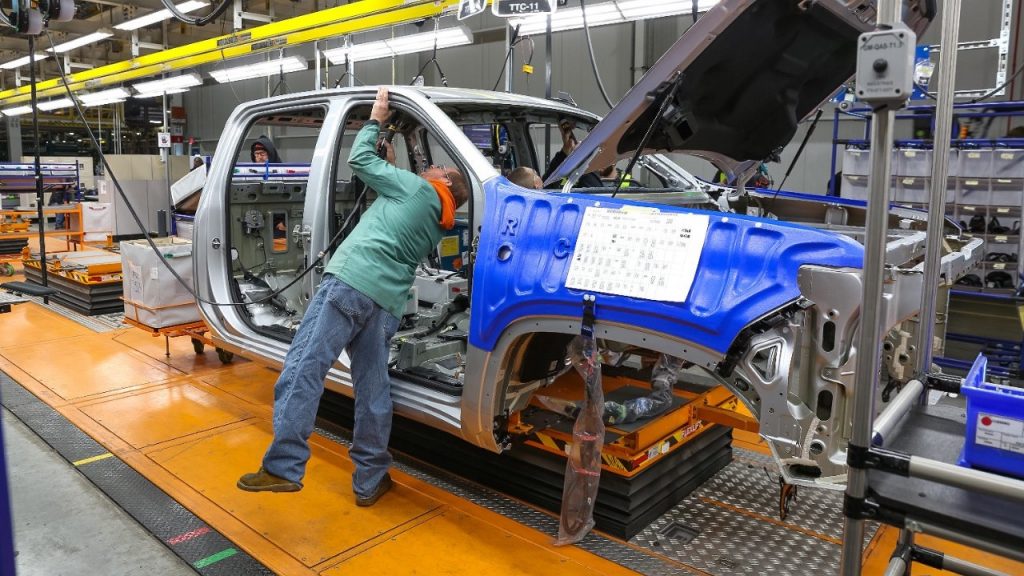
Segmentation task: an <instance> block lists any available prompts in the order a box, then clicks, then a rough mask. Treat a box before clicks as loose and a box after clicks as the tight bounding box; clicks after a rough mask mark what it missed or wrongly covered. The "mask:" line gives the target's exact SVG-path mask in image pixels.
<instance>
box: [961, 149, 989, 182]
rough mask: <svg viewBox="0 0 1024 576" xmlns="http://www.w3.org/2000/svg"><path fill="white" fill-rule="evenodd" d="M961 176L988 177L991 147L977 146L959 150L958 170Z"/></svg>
mask: <svg viewBox="0 0 1024 576" xmlns="http://www.w3.org/2000/svg"><path fill="white" fill-rule="evenodd" d="M957 176H960V177H963V178H989V177H991V176H992V149H991V148H978V149H967V150H961V151H960V172H959V173H958V174H957Z"/></svg>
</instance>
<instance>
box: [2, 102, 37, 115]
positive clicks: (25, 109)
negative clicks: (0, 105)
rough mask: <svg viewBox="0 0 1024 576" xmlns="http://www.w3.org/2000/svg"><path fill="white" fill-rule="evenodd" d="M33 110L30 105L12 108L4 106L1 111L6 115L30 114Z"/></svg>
mask: <svg viewBox="0 0 1024 576" xmlns="http://www.w3.org/2000/svg"><path fill="white" fill-rule="evenodd" d="M31 111H32V107H31V106H28V105H24V106H12V107H10V108H4V109H3V110H0V112H3V113H4V116H21V115H22V114H28V113H29V112H31Z"/></svg>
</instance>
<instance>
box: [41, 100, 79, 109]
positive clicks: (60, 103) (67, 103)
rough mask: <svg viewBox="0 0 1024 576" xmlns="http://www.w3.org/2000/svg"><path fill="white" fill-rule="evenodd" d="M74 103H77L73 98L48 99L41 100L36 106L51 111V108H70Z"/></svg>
mask: <svg viewBox="0 0 1024 576" xmlns="http://www.w3.org/2000/svg"><path fill="white" fill-rule="evenodd" d="M74 105H75V103H74V102H72V101H71V98H59V99H57V100H47V101H46V102H40V103H39V104H36V108H38V109H39V110H40V111H41V112H49V111H51V110H58V109H60V108H70V107H72V106H74Z"/></svg>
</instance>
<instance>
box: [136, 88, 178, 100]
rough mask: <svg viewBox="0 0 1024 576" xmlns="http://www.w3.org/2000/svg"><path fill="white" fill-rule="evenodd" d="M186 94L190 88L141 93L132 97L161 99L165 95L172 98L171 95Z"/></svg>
mask: <svg viewBox="0 0 1024 576" xmlns="http://www.w3.org/2000/svg"><path fill="white" fill-rule="evenodd" d="M185 92H188V88H171V89H169V90H161V91H160V92H139V93H138V94H136V95H135V96H132V98H139V99H142V98H159V97H161V96H163V95H164V94H166V95H168V96H170V95H171V94H183V93H185Z"/></svg>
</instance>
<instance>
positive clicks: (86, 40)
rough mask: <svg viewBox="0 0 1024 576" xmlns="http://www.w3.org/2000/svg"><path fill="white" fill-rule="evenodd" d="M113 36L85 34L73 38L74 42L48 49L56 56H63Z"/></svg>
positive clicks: (104, 33)
mask: <svg viewBox="0 0 1024 576" xmlns="http://www.w3.org/2000/svg"><path fill="white" fill-rule="evenodd" d="M113 35H114V34H113V33H112V32H103V31H101V32H93V33H92V34H86V35H85V36H82V37H80V38H75V39H74V40H69V41H67V42H64V43H63V44H57V45H56V46H53V47H52V48H50V51H51V52H55V53H57V54H63V53H64V52H68V51H69V50H74V49H75V48H81V47H82V46H88V45H89V44H93V43H96V42H99V41H100V40H103V39H104V38H110V37H111V36H113Z"/></svg>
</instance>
